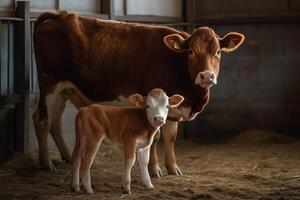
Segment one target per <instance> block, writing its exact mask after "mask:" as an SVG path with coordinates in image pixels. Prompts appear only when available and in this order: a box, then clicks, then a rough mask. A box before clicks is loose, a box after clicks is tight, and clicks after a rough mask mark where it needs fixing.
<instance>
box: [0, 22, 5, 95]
mask: <svg viewBox="0 0 300 200" xmlns="http://www.w3.org/2000/svg"><path fill="white" fill-rule="evenodd" d="M1 33H2V21H1V20H0V95H2V85H3V84H2V82H3V81H4V80H3V79H2V51H1V50H2V48H1V46H2V40H1V39H2V37H1Z"/></svg>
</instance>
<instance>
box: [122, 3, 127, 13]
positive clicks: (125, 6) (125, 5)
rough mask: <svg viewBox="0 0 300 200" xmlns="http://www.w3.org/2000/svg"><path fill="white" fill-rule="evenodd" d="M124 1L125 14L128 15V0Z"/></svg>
mask: <svg viewBox="0 0 300 200" xmlns="http://www.w3.org/2000/svg"><path fill="white" fill-rule="evenodd" d="M123 1H124V2H123V3H124V8H123V9H124V11H123V12H124V15H127V0H123Z"/></svg>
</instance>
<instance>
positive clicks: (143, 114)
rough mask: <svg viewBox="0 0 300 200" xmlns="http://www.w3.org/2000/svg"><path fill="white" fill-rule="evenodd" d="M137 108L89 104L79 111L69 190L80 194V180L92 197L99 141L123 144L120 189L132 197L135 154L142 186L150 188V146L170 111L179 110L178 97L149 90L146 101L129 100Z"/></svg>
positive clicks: (139, 96) (158, 90)
mask: <svg viewBox="0 0 300 200" xmlns="http://www.w3.org/2000/svg"><path fill="white" fill-rule="evenodd" d="M129 99H130V100H131V101H132V103H134V105H135V106H136V107H134V108H131V107H124V108H121V107H116V106H104V105H99V104H92V105H90V106H87V107H82V108H80V109H79V112H78V113H77V115H76V120H75V126H76V144H75V148H74V151H73V156H72V157H73V158H72V163H73V170H72V190H73V191H75V192H78V191H80V187H79V179H81V181H82V185H83V187H84V189H85V191H86V192H87V193H89V194H91V193H93V190H92V187H91V177H90V168H91V165H92V163H93V160H94V157H95V155H96V153H97V150H98V149H99V146H100V144H101V142H102V140H108V141H109V142H111V143H113V144H122V145H123V151H124V171H123V180H122V188H123V190H124V192H125V193H129V194H130V193H131V191H130V182H131V177H130V173H131V168H132V167H133V165H134V163H135V158H136V154H137V158H138V162H139V165H140V170H141V178H142V182H143V184H144V185H145V186H146V188H148V189H152V188H153V185H152V183H151V180H150V176H149V172H148V163H149V155H150V146H151V144H152V142H153V138H154V136H155V134H156V133H157V131H158V130H159V128H160V127H161V126H162V125H163V124H165V122H166V119H167V115H168V111H169V108H175V107H178V106H179V104H180V103H181V102H182V101H183V97H182V96H180V95H173V96H171V97H168V96H167V95H166V94H165V92H164V91H163V90H162V89H153V90H151V91H150V92H149V93H148V95H147V96H146V97H143V96H141V95H140V94H134V95H132V96H130V97H129Z"/></svg>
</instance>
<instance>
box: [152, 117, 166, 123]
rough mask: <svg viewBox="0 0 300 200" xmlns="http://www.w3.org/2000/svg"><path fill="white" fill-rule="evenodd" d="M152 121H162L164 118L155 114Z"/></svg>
mask: <svg viewBox="0 0 300 200" xmlns="http://www.w3.org/2000/svg"><path fill="white" fill-rule="evenodd" d="M154 123H162V124H163V123H164V118H163V117H160V116H155V117H154Z"/></svg>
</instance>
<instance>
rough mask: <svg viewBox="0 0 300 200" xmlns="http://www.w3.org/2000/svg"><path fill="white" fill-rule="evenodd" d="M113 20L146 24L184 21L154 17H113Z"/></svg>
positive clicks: (174, 18)
mask: <svg viewBox="0 0 300 200" xmlns="http://www.w3.org/2000/svg"><path fill="white" fill-rule="evenodd" d="M114 19H115V20H119V21H128V22H146V23H181V22H183V21H184V20H183V19H182V18H177V17H166V16H154V15H126V16H115V17H114Z"/></svg>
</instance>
